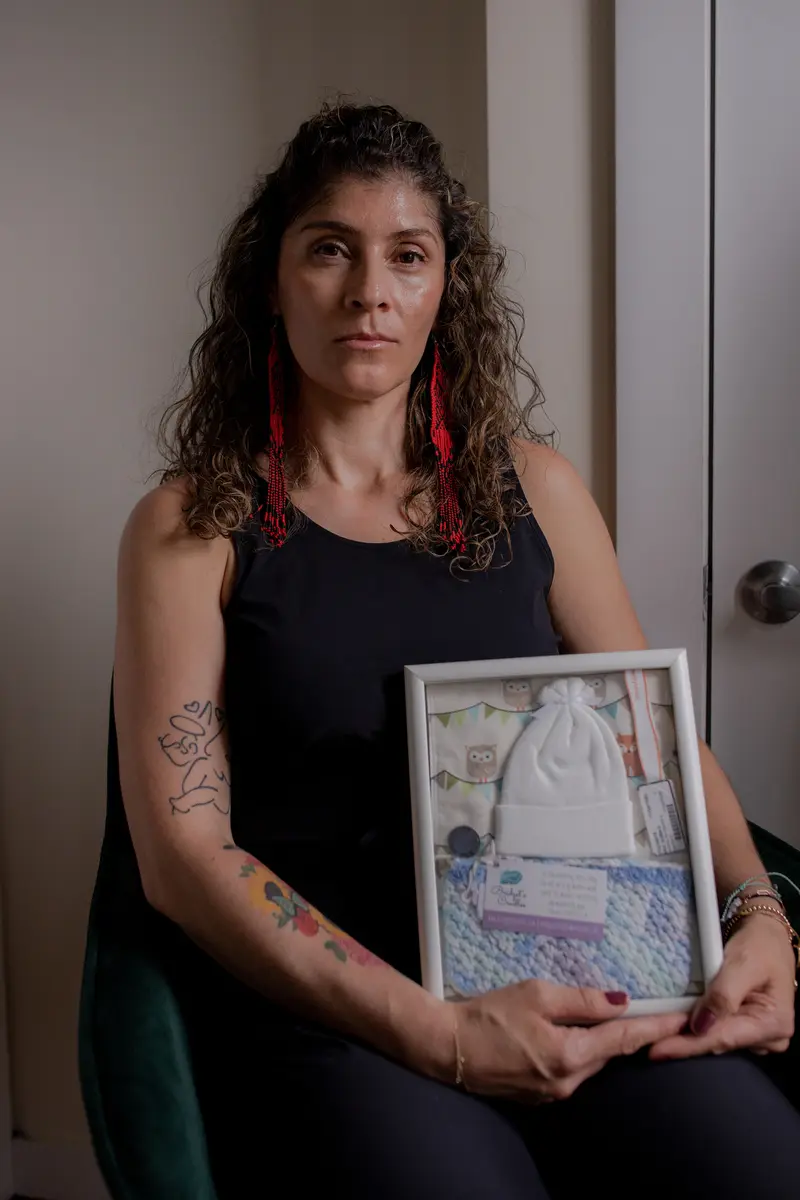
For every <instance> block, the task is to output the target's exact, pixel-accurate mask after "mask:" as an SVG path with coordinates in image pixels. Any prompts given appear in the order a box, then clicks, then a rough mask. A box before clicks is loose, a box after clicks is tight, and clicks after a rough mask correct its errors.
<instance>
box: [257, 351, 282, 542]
mask: <svg viewBox="0 0 800 1200" xmlns="http://www.w3.org/2000/svg"><path fill="white" fill-rule="evenodd" d="M267 369H268V375H269V469H268V472H267V501H266V504H265V505H264V518H263V521H262V523H261V529H262V531H263V532H264V533H265V534H266V536H267V540H268V541H269V542H271V543H272V545H273V546H274V547H275V548H276V549H279V548H280V547H281V546H282V545H283V543H284V542H285V541H286V472H285V469H284V461H285V446H284V436H283V370H282V367H281V355H280V348H279V345H278V330H277V327H275V328H273V330H272V344H271V345H270V348H269V362H268V368H267Z"/></svg>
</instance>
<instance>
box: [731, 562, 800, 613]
mask: <svg viewBox="0 0 800 1200" xmlns="http://www.w3.org/2000/svg"><path fill="white" fill-rule="evenodd" d="M739 599H740V601H741V604H742V608H743V609H744V611H745V612H746V613H747V615H748V616H750V617H752V618H753V620H754V621H761V622H762V623H763V624H764V625H784V624H785V623H786V622H787V621H791V620H792V618H793V617H796V616H797V614H798V613H800V571H798V569H797V567H793V566H792V564H791V563H787V562H780V561H779V560H777V559H770V560H769V562H762V563H757V564H756V566H754V567H751V568H750V570H749V571H748V572H747V574H746V575H745V576H744V577H743V578H742V579H741V580H740V582H739Z"/></svg>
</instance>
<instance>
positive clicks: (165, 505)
mask: <svg viewBox="0 0 800 1200" xmlns="http://www.w3.org/2000/svg"><path fill="white" fill-rule="evenodd" d="M183 503H184V495H183V489H182V486H181V485H180V484H177V483H173V484H168V485H165V486H163V487H161V488H158V489H157V490H156V491H154V492H151V493H150V494H149V495H147V496H146V497H145V498H144V499H143V500H142V501H141V502H140V503H139V505H138V506H137V507H136V509H135V510H134V512H133V514H132V515H131V518H130V520H129V521H128V524H127V526H126V529H125V532H124V534H123V538H122V544H121V549H120V558H119V586H118V592H119V600H118V609H119V612H118V631H117V645H116V658H115V675H114V695H115V710H116V721H117V733H118V740H119V756H120V778H121V785H122V794H123V799H124V803H125V808H126V812H127V815H128V820H129V823H130V828H131V834H132V837H133V842H134V846H135V849H136V854H137V859H138V862H139V866H140V871H141V875H142V882H143V886H144V889H145V893H146V895H147V897H148V899H149V901H150V903H151V904H153V906H154V907H156V908H158V909H159V910H160V911H161V912H163V913H164V914H166V916H168V917H170V918H171V919H172V920H173V921H175V922H176V923H177V924H178V925H180V926H182V927H183V929H184V930H185V931H186V932H187V934H188V935H189V936H190V937H191V938H192V939H193V940H195V941H196V942H197V943H198V944H199V945H201V946H202V947H203V948H204V949H205V950H206V951H207V952H208V953H209V954H210V955H212V956H213V957H214V958H215V959H217V960H218V961H219V962H220V963H221V964H222V965H223V966H224V967H225V968H227V969H228V970H229V971H230V972H231V973H232V974H234V975H236V976H238V977H239V978H240V979H242V980H243V981H244V982H245V983H247V984H249V985H250V986H252V987H253V988H255V989H257V990H258V991H259V992H261V993H263V994H264V995H266V996H268V997H270V998H272V999H274V1000H276V1001H278V1002H279V1003H282V1004H286V1005H288V1006H290V1007H291V1008H292V1009H294V1010H295V1011H297V1012H299V1013H300V1014H301V1015H305V1016H307V1017H309V1018H311V1019H317V1020H320V1021H323V1022H325V1023H326V1024H328V1025H330V1026H332V1027H334V1028H337V1029H339V1030H341V1031H342V1032H344V1033H347V1034H352V1035H357V1036H359V1037H361V1038H363V1039H365V1040H367V1041H369V1042H370V1043H371V1044H372V1045H374V1046H376V1047H377V1048H378V1049H380V1050H382V1051H383V1052H385V1053H386V1054H389V1055H391V1056H392V1057H394V1058H396V1059H399V1060H400V1061H410V1060H411V1058H412V1057H413V1061H414V1065H415V1066H416V1067H417V1069H420V1070H423V1071H425V1072H426V1073H428V1074H430V1075H434V1076H441V1077H442V1078H445V1079H452V1072H453V1041H452V1038H453V1034H452V1017H451V1016H450V1015H449V1014H448V1013H447V1011H446V1010H445V1008H444V1006H443V1005H442V1004H441V1002H439V1001H437V1000H435V999H434V998H433V997H432V996H430V995H429V994H428V993H426V992H425V991H423V989H422V988H420V987H418V986H417V985H416V984H415V983H413V982H412V981H411V980H409V979H407V978H405V977H404V976H403V975H401V974H400V973H399V972H397V971H395V970H393V969H392V968H391V967H389V966H387V965H385V964H383V963H382V962H380V960H378V959H376V958H375V957H374V956H373V955H371V954H369V953H368V952H367V951H365V950H364V949H362V948H361V947H360V946H359V945H358V944H357V943H355V942H354V941H353V940H352V939H350V938H348V937H347V936H346V935H345V934H344V933H342V931H341V930H339V929H337V928H336V927H335V926H333V925H332V924H330V923H329V922H328V921H326V920H325V918H324V917H323V916H322V915H321V914H320V913H318V912H317V911H316V910H314V909H313V908H312V907H311V906H309V905H306V904H305V902H304V901H303V900H302V899H301V898H300V897H298V896H296V895H295V893H294V892H293V891H292V889H291V881H288V882H283V881H282V880H279V879H277V878H276V876H275V875H274V874H273V873H272V872H271V871H270V870H269V869H268V867H266V866H264V865H263V864H261V863H259V862H257V861H255V860H254V859H253V858H251V857H250V856H249V855H248V854H247V853H245V852H244V851H243V850H240V849H238V848H237V847H236V846H234V845H233V841H232V836H231V823H230V815H229V814H230V788H229V772H228V753H227V748H228V739H227V733H226V728H225V714H224V711H223V703H224V700H223V691H224V689H223V677H224V651H225V639H224V627H223V619H222V594H223V588H224V587H225V586H226V584H227V580H228V577H229V574H230V568H231V563H232V552H231V547H230V543H228V542H227V541H226V540H224V539H216V540H213V541H206V540H202V539H200V538H198V537H196V536H194V535H192V534H190V533H188V532H187V531H186V529H185V526H184V525H183V522H182V517H181V507H182V505H183Z"/></svg>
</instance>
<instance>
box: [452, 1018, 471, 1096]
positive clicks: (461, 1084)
mask: <svg viewBox="0 0 800 1200" xmlns="http://www.w3.org/2000/svg"><path fill="white" fill-rule="evenodd" d="M453 1041H454V1042H455V1047H456V1078H455V1085H456V1087H457V1088H463V1089H464V1091H465V1092H466V1091H467V1090H468V1088H467V1085H466V1083H465V1081H464V1067H465V1066H466V1062H467V1060H466V1059H465V1058H464V1055H463V1054H462V1053H461V1044H460V1042H459V1040H458V1017H457V1016H456V1015H455V1014H453Z"/></svg>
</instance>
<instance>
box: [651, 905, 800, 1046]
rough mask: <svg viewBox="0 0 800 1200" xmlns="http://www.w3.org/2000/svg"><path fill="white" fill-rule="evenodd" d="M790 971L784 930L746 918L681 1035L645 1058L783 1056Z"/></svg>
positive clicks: (758, 917) (789, 1026)
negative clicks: (737, 1054) (733, 1052)
mask: <svg viewBox="0 0 800 1200" xmlns="http://www.w3.org/2000/svg"><path fill="white" fill-rule="evenodd" d="M795 966H796V960H795V954H794V950H793V948H792V946H791V944H790V942H789V937H788V933H787V930H786V929H785V927H784V926H783V925H782V924H781V923H780V922H779V921H777V920H775V918H774V917H768V916H764V915H763V914H760V913H759V914H754V915H753V916H750V917H747V918H746V919H745V920H744V921H742V923H741V925H740V928H739V929H738V930H737V931H736V933H734V934H733V936H732V937H731V938H730V940H729V941H728V943H727V945H726V947H725V957H724V960H723V964H722V967H721V968H720V971H719V973H718V974H717V976H716V978H715V979H714V981H713V983H712V984H711V985H710V987H709V988H708V991H707V992H706V994H705V996H703V998H702V999H701V1000H699V1001H698V1003H697V1004H696V1006H695V1008H694V1011H693V1013H692V1016H691V1020H690V1022H689V1027H688V1028H687V1030H686V1032H685V1033H681V1034H678V1035H677V1036H676V1037H670V1038H666V1039H665V1040H664V1041H662V1042H656V1044H655V1045H654V1046H652V1047H651V1049H650V1058H651V1059H655V1060H657V1061H663V1060H666V1059H670V1058H695V1057H697V1056H699V1055H701V1054H724V1053H725V1052H726V1051H728V1050H743V1049H749V1050H754V1051H756V1053H761V1054H766V1053H768V1052H769V1051H774V1052H777V1053H781V1052H782V1051H784V1050H786V1049H787V1048H788V1046H789V1039H790V1038H791V1036H792V1034H793V1033H794V1001H795V985H794V979H795Z"/></svg>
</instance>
